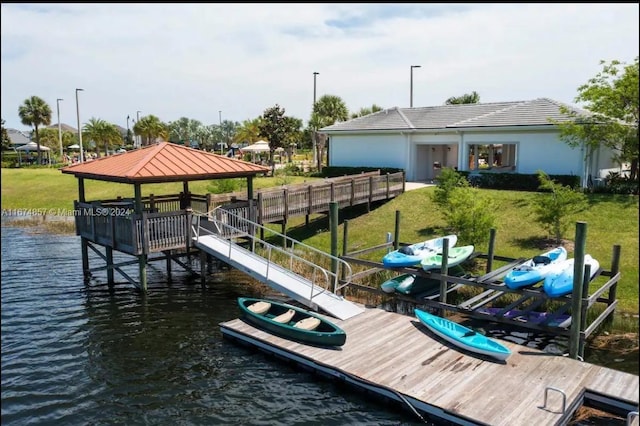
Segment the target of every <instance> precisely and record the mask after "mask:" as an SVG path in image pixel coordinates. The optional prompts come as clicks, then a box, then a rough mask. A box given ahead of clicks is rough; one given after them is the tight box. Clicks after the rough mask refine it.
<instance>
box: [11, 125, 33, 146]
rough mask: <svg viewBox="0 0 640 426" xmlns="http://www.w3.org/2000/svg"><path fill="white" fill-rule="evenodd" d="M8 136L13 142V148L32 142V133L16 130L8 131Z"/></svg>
mask: <svg viewBox="0 0 640 426" xmlns="http://www.w3.org/2000/svg"><path fill="white" fill-rule="evenodd" d="M7 135H9V139H10V140H11V147H12V148H17V147H19V146H23V145H26V144H28V143H29V142H31V132H25V131H22V130H16V129H7Z"/></svg>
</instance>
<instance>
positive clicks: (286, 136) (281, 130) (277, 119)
mask: <svg viewBox="0 0 640 426" xmlns="http://www.w3.org/2000/svg"><path fill="white" fill-rule="evenodd" d="M284 113H285V110H284V108H281V107H280V106H279V105H278V104H276V105H275V106H273V107H271V108H267V109H266V110H264V113H263V114H262V119H261V120H260V125H259V128H260V136H261V137H264V138H266V139H267V140H268V141H269V164H270V165H271V174H272V175H273V174H274V171H275V164H274V161H273V159H274V155H273V154H274V152H275V150H276V149H277V148H284V145H285V144H286V143H287V141H288V140H290V139H291V134H292V133H295V132H296V131H298V130H299V129H296V128H295V126H296V124H297V122H296V120H295V119H292V118H291V117H286V116H285V115H284ZM300 123H301V122H300Z"/></svg>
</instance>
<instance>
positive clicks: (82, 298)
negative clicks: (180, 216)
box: [1, 227, 417, 426]
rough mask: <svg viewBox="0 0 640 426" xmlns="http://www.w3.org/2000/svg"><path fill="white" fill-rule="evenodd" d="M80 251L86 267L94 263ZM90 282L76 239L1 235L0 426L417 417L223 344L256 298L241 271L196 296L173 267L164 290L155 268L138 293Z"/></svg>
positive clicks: (100, 280)
mask: <svg viewBox="0 0 640 426" xmlns="http://www.w3.org/2000/svg"><path fill="white" fill-rule="evenodd" d="M90 254H92V256H91V259H90V265H91V266H92V267H94V266H99V265H102V264H103V263H101V262H102V261H101V260H100V259H98V258H97V257H96V256H95V255H93V253H92V252H91V251H90ZM118 259H119V257H118V256H116V260H118ZM125 259H130V257H124V256H123V257H122V258H121V259H120V260H125ZM134 268H135V267H134ZM129 273H130V275H132V276H137V275H136V274H135V269H129ZM95 276H96V277H97V278H96V279H93V280H92V281H91V282H90V283H89V286H85V284H84V283H83V280H82V270H81V257H80V240H79V238H78V237H76V236H66V235H63V236H60V235H49V234H32V233H31V230H30V229H26V228H13V227H3V228H2V281H1V283H2V424H3V425H5V426H10V425H21V426H22V425H47V424H51V425H54V424H55V425H107V424H108V425H112V424H126V425H163V424H167V425H212V424H239V425H240V424H242V425H247V424H256V425H259V424H263V425H278V424H281V425H294V424H305V425H306V424H318V425H324V424H332V425H333V424H335V425H340V424H344V425H354V424H363V425H366V424H371V425H385V424H388V425H397V424H412V423H415V420H417V418H414V417H413V415H411V414H410V413H408V414H407V413H405V412H402V411H400V410H399V409H397V408H395V409H390V407H387V406H385V404H380V403H379V402H377V401H373V400H372V398H371V397H367V396H365V395H364V394H361V393H359V392H356V391H354V390H352V389H350V388H348V387H346V386H344V385H338V384H334V383H332V382H330V381H326V380H321V379H318V378H317V377H316V376H314V375H313V374H311V373H308V372H305V371H303V370H300V369H296V368H293V367H291V366H288V365H287V364H284V363H282V361H280V360H278V359H274V358H271V357H268V356H266V355H263V354H261V353H259V352H256V351H254V350H252V349H250V348H246V347H244V346H240V345H238V344H236V343H234V342H232V341H229V340H227V339H223V338H222V334H221V332H220V328H219V326H218V324H219V323H220V322H223V321H228V320H231V319H234V318H237V317H238V315H239V310H238V308H237V307H236V298H237V297H238V296H241V295H245V296H259V294H252V292H251V288H252V287H251V286H249V285H247V283H248V282H249V279H248V278H245V277H244V275H241V274H238V273H233V272H229V273H225V276H222V277H220V276H218V275H216V276H215V277H212V278H213V279H214V280H216V281H217V282H215V283H214V284H210V285H209V286H208V287H207V288H205V289H202V288H201V286H200V285H199V283H198V282H197V281H195V280H192V279H191V278H190V277H189V276H188V274H187V273H186V272H183V271H182V270H181V268H179V267H177V266H174V270H173V280H172V282H171V283H170V284H169V283H167V275H166V273H165V271H164V262H163V261H162V262H157V263H154V264H152V266H151V267H150V268H149V269H148V279H149V292H148V294H147V295H146V296H145V295H143V294H140V293H138V292H137V291H135V290H134V289H133V288H132V287H131V285H130V284H128V283H124V282H121V283H119V284H116V286H115V289H114V290H113V291H109V290H108V286H107V285H106V284H105V280H106V273H105V272H104V271H101V272H96V274H95ZM116 280H118V275H117V274H116ZM253 287H254V288H255V286H253ZM253 291H256V290H253ZM391 408H393V407H391Z"/></svg>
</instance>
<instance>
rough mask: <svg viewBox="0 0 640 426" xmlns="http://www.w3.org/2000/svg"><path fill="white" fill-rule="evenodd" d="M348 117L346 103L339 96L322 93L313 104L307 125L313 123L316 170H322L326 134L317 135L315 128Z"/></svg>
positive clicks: (329, 124) (344, 119) (345, 119)
mask: <svg viewBox="0 0 640 426" xmlns="http://www.w3.org/2000/svg"><path fill="white" fill-rule="evenodd" d="M314 115H315V117H314ZM348 118H349V110H347V105H346V104H345V103H344V101H343V100H342V98H340V97H339V96H334V95H323V96H322V97H321V98H320V99H318V101H317V102H316V103H315V105H313V112H312V113H311V120H309V125H312V123H313V129H314V142H315V144H316V150H317V153H318V155H317V157H316V167H317V169H318V171H320V170H322V158H323V156H324V147H325V143H326V136H323V137H319V136H318V134H317V129H320V128H322V127H326V126H331V125H332V124H335V123H336V122H340V121H347V119H348Z"/></svg>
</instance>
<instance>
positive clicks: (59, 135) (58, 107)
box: [56, 98, 64, 161]
mask: <svg viewBox="0 0 640 426" xmlns="http://www.w3.org/2000/svg"><path fill="white" fill-rule="evenodd" d="M63 100H64V99H62V98H58V99H56V108H57V111H58V142H60V161H62V160H63V158H64V150H63V149H62V126H61V125H60V101H63Z"/></svg>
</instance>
